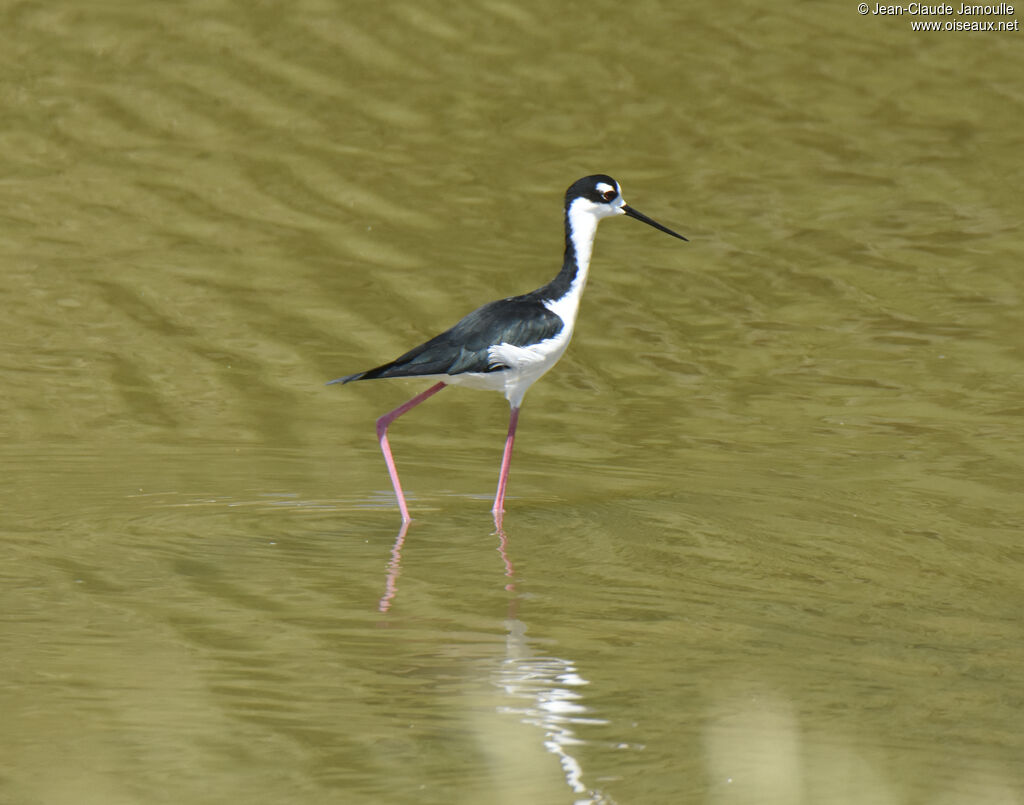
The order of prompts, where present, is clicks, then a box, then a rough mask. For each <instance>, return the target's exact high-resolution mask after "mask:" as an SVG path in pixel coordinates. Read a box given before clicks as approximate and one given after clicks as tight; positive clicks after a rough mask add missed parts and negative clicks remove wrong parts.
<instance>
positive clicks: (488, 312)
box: [328, 296, 565, 385]
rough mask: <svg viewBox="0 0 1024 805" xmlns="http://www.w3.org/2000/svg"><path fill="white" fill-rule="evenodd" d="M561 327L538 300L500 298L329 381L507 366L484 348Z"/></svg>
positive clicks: (530, 339)
mask: <svg viewBox="0 0 1024 805" xmlns="http://www.w3.org/2000/svg"><path fill="white" fill-rule="evenodd" d="M564 326H565V324H564V322H563V321H562V319H561V318H560V317H559V316H557V315H556V314H554V313H552V312H551V311H550V310H548V309H547V308H546V307H544V305H543V304H542V303H541V302H540V301H538V300H534V299H528V298H526V297H523V296H513V297H510V298H508V299H500V300H498V301H496V302H489V303H488V304H486V305H484V306H483V307H480V308H477V309H476V310H474V311H473V312H472V313H470V314H469V315H468V316H466V317H465V318H464V319H462V320H461V321H460V322H459V323H458V324H456V325H455V326H454V327H452V328H451V329H449V330H445V331H444V332H443V333H441V334H440V335H436V336H434V337H433V338H431V339H430V340H429V341H427V342H426V343H425V344H420V345H419V346H418V347H416V348H414V349H411V350H409V351H408V352H406V353H405V354H404V355H402V356H401V357H399V358H396V359H395V360H393V361H391V362H390V363H385V364H384V365H383V366H378V367H376V368H375V369H369V370H367V371H365V372H357V373H356V374H354V375H346V376H345V377H339V378H338V379H337V380H332V381H330V382H331V383H349V382H351V381H353V380H372V379H374V378H378V377H420V376H422V375H458V374H462V373H464V372H496V371H501V370H503V369H507V368H508V367H507V366H503V365H500V364H494V363H492V362H491V360H490V358H489V356H488V354H487V353H488V350H489V349H490V348H491V347H492V346H494V345H496V344H512V345H514V346H517V347H522V346H527V345H528V344H536V343H537V342H538V341H543V340H545V339H546V338H552V337H554V336H555V335H557V334H558V333H559V332H561V330H562V327H564ZM328 385H330V383H329V384H328Z"/></svg>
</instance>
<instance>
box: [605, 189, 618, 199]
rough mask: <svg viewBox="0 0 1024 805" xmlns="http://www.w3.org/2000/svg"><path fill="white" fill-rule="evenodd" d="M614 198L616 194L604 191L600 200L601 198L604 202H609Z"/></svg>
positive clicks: (612, 191) (611, 191)
mask: <svg viewBox="0 0 1024 805" xmlns="http://www.w3.org/2000/svg"><path fill="white" fill-rule="evenodd" d="M615 196H616V193H615V191H614V190H605V191H604V192H603V193H601V198H603V199H604V200H605V201H611V200H612V199H613V198H615Z"/></svg>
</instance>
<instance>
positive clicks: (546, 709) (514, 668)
mask: <svg viewBox="0 0 1024 805" xmlns="http://www.w3.org/2000/svg"><path fill="white" fill-rule="evenodd" d="M497 525H498V528H497V531H496V535H497V537H498V547H497V549H496V550H497V551H498V555H499V556H500V557H501V561H502V563H503V565H504V567H505V579H506V583H505V589H506V590H507V591H509V592H514V591H515V581H514V577H515V566H514V565H513V563H512V560H511V558H510V557H509V550H508V548H509V539H508V535H507V534H506V533H505V531H504V530H503V529H502V528H501V526H500V524H497ZM408 530H409V523H407V522H406V523H403V524H402V527H401V528H400V529H399V531H398V535H397V536H396V537H395V543H394V545H393V546H392V548H391V560H390V562H388V567H387V578H386V580H385V583H384V595H383V596H382V597H381V599H380V603H379V604H378V606H377V608H378V610H379V611H380V612H387V611H388V610H389V609H390V608H391V604H392V603H393V602H394V600H395V596H396V595H397V594H398V576H399V573H400V572H401V563H402V546H403V545H404V544H405V536H406V533H407V532H408ZM522 601H523V599H522V597H521V596H514V597H512V598H511V600H510V601H509V608H508V612H507V618H506V620H505V628H506V630H507V634H506V637H505V647H506V648H505V658H504V659H503V660H501V661H499V663H498V665H497V668H496V669H495V670H494V675H493V677H492V680H493V683H494V684H495V685H496V686H497V687H498V688H499V689H500V690H502V692H503V698H508V699H514V700H515V703H514V704H500V705H498V707H497V711H498V713H499V714H503V715H514V716H517V717H518V718H519V719H520V720H521V721H522V723H524V724H528V725H530V726H533V727H537V728H538V729H540V730H542V731H543V746H544V749H545V750H547V751H548V752H550V753H551V754H553V755H555V757H557V758H558V762H559V764H560V765H561V767H562V772H563V774H564V775H565V781H566V783H567V784H568V786H569V788H570V789H571V790H572V792H573V793H574V794H576V795H578V798H577V799H576V801H575V802H576V805H615V803H614V800H612V799H611V798H610V797H609V796H608V795H607V794H605V793H603V792H601V791H599V790H596V789H592V788H589V787H588V786H587V785H586V783H585V782H584V779H583V767H582V765H581V764H580V762H579V760H578V759H577V758H576V757H575V755H574V754H573V751H572V750H573V747H576V746H581V745H583V744H584V741H583V740H581V739H579V738H577V737H576V735H575V733H574V732H573V728H574V727H578V726H581V725H602V724H607V723H608V721H607V720H605V719H601V718H594V717H592V716H588V715H587V714H588V712H589V710H588V708H587V707H586V706H585V705H584V704H583V695H582V693H581V689H582V688H583V687H584V686H585V685H588V684H589V682H588V681H587V680H586V679H584V678H583V676H581V675H580V673H579V671H578V670H577V669H576V666H575V665H574V664H573V663H572V661H570V660H567V659H563V658H561V657H553V656H535V655H534V654H533V652H532V650H531V648H530V645H529V641H528V640H527V638H526V623H525V622H524V621H523V620H521V619H520V618H519V612H518V610H519V605H520V603H522Z"/></svg>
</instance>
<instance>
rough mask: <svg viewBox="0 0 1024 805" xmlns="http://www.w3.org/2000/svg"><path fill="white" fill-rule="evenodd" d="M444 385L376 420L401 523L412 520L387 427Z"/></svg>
mask: <svg viewBox="0 0 1024 805" xmlns="http://www.w3.org/2000/svg"><path fill="white" fill-rule="evenodd" d="M445 385H446V384H445V383H438V384H436V385H434V386H431V387H430V388H429V389H427V390H426V391H424V392H423V393H422V394H417V395H416V396H415V397H413V398H412V399H411V400H409V402H407V403H404V404H402V405H400V406H398V408H396V409H395V410H394V411H389V412H388V413H386V414H384V416H382V417H381V418H380V419H378V420H377V440H378V441H379V442H380V451H381V452H382V453H383V454H384V462H385V463H386V464H387V465H388V475H390V476H391V485H392V486H393V487H394V488H395V495H397V496H398V509H399V511H401V512H402V522H403V523H408V522H409V521H410V520H412V517H410V516H409V507H408V506H406V505H405V495H403V494H402V484H401V483H400V482H399V480H398V470H397V469H395V459H394V456H392V455H391V445H390V444H388V425H390V424H391V423H392V422H394V421H395V420H396V419H398V417H400V416H401V415H402V414H404V413H405V412H407V411H411V410H412V409H413V408H415V407H416V406H417V405H419V404H420V403H421V402H423V401H424V400H425V399H427V398H428V397H433V396H434V395H435V394H437V392H439V391H440V390H441V389H443V388H444V387H445Z"/></svg>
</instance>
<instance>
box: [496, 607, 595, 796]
mask: <svg viewBox="0 0 1024 805" xmlns="http://www.w3.org/2000/svg"><path fill="white" fill-rule="evenodd" d="M511 614H512V613H510V615H511ZM505 627H506V629H507V630H508V634H507V637H506V658H505V660H504V661H503V662H502V663H501V665H500V666H499V668H498V673H497V678H496V680H495V684H497V685H499V686H500V687H501V688H502V689H503V690H504V692H505V695H506V696H508V697H510V698H513V699H516V700H517V703H516V704H509V705H503V706H500V707H499V708H498V712H499V713H506V714H510V715H515V716H518V717H519V719H520V720H521V721H522V722H523V723H524V724H529V725H531V726H534V727H537V728H539V729H541V730H543V732H544V748H545V749H546V750H547V751H548V752H550V753H551V754H553V755H555V757H557V758H558V762H559V763H560V764H561V766H562V772H563V773H564V775H565V781H566V783H567V784H568V786H569V788H570V789H572V791H573V793H574V794H581V795H583V796H582V797H581V798H579V799H577V800H576V805H584V804H585V803H589V804H590V805H614V801H613V800H612V799H611V798H610V797H609V796H608V795H607V794H604V793H602V792H601V791H598V790H595V789H592V788H589V787H588V786H587V785H586V783H585V782H584V780H583V767H582V765H581V764H580V762H579V760H577V758H576V757H575V756H574V755H573V747H576V746H582V745H583V744H584V741H582V740H581V739H579V738H577V737H576V735H575V733H574V732H573V727H576V726H580V725H584V724H607V723H608V722H607V721H606V720H605V719H601V718H593V717H590V716H588V715H587V713H588V712H589V710H588V708H587V707H586V706H584V704H583V694H582V693H581V692H580V691H581V688H582V687H583V686H585V685H588V684H589V682H587V680H586V679H584V678H583V677H582V676H581V675H580V674H579V672H578V671H577V669H576V666H575V665H573V663H572V662H571V661H570V660H566V659H562V658H561V657H551V656H545V657H539V656H533V655H532V653H531V651H530V647H529V643H528V641H527V639H526V624H525V623H524V622H523V621H521V620H518V619H517V618H514V617H510V618H509V619H508V620H507V621H506V622H505Z"/></svg>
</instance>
